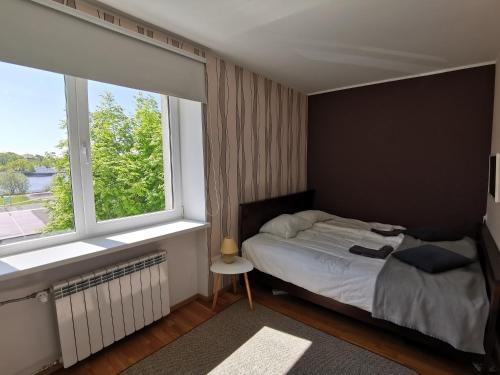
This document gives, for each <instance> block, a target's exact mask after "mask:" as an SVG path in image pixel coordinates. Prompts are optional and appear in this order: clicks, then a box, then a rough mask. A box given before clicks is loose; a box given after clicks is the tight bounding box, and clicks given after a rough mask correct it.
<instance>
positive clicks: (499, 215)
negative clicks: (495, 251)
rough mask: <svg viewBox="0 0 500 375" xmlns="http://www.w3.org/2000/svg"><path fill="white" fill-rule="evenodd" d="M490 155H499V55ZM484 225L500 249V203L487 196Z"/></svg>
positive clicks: (499, 58) (499, 57)
mask: <svg viewBox="0 0 500 375" xmlns="http://www.w3.org/2000/svg"><path fill="white" fill-rule="evenodd" d="M491 153H492V154H494V153H500V55H499V56H498V58H497V65H496V78H495V104H494V109H493V133H492V135H491ZM486 224H487V226H488V228H489V230H490V232H491V234H492V236H493V238H494V239H495V242H496V243H497V246H499V247H500V203H495V201H494V199H493V198H492V197H491V195H489V194H488V208H487V211H486Z"/></svg>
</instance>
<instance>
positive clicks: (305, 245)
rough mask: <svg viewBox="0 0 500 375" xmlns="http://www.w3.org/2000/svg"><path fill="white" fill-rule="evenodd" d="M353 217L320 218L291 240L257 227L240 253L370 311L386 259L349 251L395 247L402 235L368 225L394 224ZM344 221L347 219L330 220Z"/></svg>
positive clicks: (275, 273)
mask: <svg viewBox="0 0 500 375" xmlns="http://www.w3.org/2000/svg"><path fill="white" fill-rule="evenodd" d="M349 220H350V219H342V220H337V223H335V220H333V221H328V222H323V223H316V224H314V225H313V227H312V228H310V229H307V230H305V231H301V232H299V234H298V235H297V236H296V237H295V238H292V239H288V240H285V239H282V238H280V237H277V236H274V235H271V234H267V233H259V234H257V235H255V236H253V237H251V238H249V239H248V240H246V241H245V242H243V246H242V254H243V256H244V257H246V258H247V259H249V260H250V261H251V262H252V263H253V264H254V266H255V268H257V269H258V270H260V271H262V272H265V273H268V274H270V275H272V276H275V277H278V278H280V279H282V280H284V281H287V282H290V283H292V284H295V285H298V286H300V287H302V288H304V289H307V290H309V291H311V292H313V293H316V294H320V295H322V296H325V297H329V298H333V299H335V300H337V301H339V302H342V303H345V304H349V305H353V306H356V307H359V308H361V309H363V310H366V311H369V312H371V309H372V302H373V293H374V288H375V281H376V278H377V275H378V273H379V272H380V269H381V268H382V266H383V264H384V262H385V260H382V259H373V258H367V257H363V256H360V255H355V254H351V253H350V252H349V248H350V247H352V246H353V245H360V246H365V247H369V248H373V249H379V248H380V247H382V246H384V245H390V246H392V247H394V248H397V247H398V246H399V245H400V244H401V242H402V240H403V235H399V236H397V237H382V236H380V235H377V234H375V233H372V232H370V231H369V228H370V227H377V228H379V229H384V230H390V229H392V228H394V227H393V226H391V225H383V226H381V225H382V224H376V223H364V222H355V221H352V220H351V221H349ZM340 222H341V223H342V224H344V225H342V224H341V226H339V225H332V224H340ZM360 223H362V224H360ZM357 224H358V225H357ZM366 225H368V227H366ZM360 227H364V229H359V228H360Z"/></svg>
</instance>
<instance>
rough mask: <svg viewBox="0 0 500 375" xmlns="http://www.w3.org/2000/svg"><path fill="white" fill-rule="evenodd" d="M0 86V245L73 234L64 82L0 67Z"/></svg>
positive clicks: (53, 76) (51, 76)
mask: <svg viewBox="0 0 500 375" xmlns="http://www.w3.org/2000/svg"><path fill="white" fill-rule="evenodd" d="M0 82H2V85H1V89H0V245H3V244H5V243H15V242H19V241H23V240H26V239H30V238H36V237H41V236H50V235H54V234H60V233H63V232H72V231H74V215H73V201H72V190H71V174H70V168H69V153H68V132H67V119H66V98H65V87H64V76H63V75H60V74H55V73H49V72H44V71H41V70H35V69H30V68H25V67H20V66H16V65H11V64H5V63H0ZM61 185H64V186H65V190H64V192H63V191H61V190H60V189H59V187H60V186H61Z"/></svg>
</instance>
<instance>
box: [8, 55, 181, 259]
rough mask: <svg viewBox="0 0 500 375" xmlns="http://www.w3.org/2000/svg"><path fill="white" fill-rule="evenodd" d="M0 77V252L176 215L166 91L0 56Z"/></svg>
mask: <svg viewBox="0 0 500 375" xmlns="http://www.w3.org/2000/svg"><path fill="white" fill-rule="evenodd" d="M0 81H1V82H2V86H1V88H0V253H1V254H5V253H9V252H16V251H19V250H25V249H26V250H27V249H31V248H35V247H41V246H51V245H54V244H57V243H62V242H67V241H71V240H77V239H81V238H85V237H90V236H92V235H98V234H103V233H108V232H116V231H121V230H127V229H130V228H137V227H140V226H145V225H152V224H155V223H160V222H164V221H166V220H168V219H173V218H176V217H180V216H181V214H182V212H181V204H180V196H179V195H180V192H179V187H178V183H177V180H179V178H177V176H178V175H179V169H180V167H179V158H178V157H177V155H176V153H175V152H172V150H178V147H177V145H176V142H178V139H177V138H178V137H177V134H178V130H177V120H176V118H175V110H174V111H170V110H169V108H170V107H173V108H175V106H176V103H177V102H176V99H175V98H169V97H167V96H164V95H160V94H157V93H151V92H146V91H141V90H137V89H132V88H125V87H120V86H116V85H111V84H107V83H101V82H95V81H87V80H84V79H81V78H75V77H71V76H64V75H60V74H56V73H49V72H45V71H41V70H37V69H32V68H26V67H22V66H18V65H12V64H7V63H3V62H0ZM171 112H172V113H171Z"/></svg>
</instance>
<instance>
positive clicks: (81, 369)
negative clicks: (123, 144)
mask: <svg viewBox="0 0 500 375" xmlns="http://www.w3.org/2000/svg"><path fill="white" fill-rule="evenodd" d="M253 294H254V300H255V302H258V303H260V304H262V305H265V306H267V307H269V308H271V309H273V310H275V311H278V312H280V313H282V314H284V315H287V316H289V317H291V318H294V319H296V320H299V321H301V322H303V323H305V324H308V325H310V326H312V327H315V328H317V329H319V330H322V331H324V332H326V333H328V334H331V335H333V336H336V337H339V338H341V339H343V340H345V341H348V342H350V343H353V344H356V345H358V346H361V347H363V348H366V349H368V350H370V351H372V352H374V353H377V354H379V355H382V356H384V357H387V358H390V359H392V360H394V361H396V362H399V363H401V364H403V365H405V366H407V367H409V368H412V369H414V370H416V371H417V372H418V373H420V374H422V375H425V374H432V375H440V374H450V375H451V374H453V375H462V374H474V372H473V371H472V368H471V366H470V364H468V363H457V362H456V361H453V360H450V359H447V358H444V357H441V356H439V355H436V354H435V353H432V352H431V351H429V350H426V349H425V348H422V347H420V346H417V345H414V344H412V343H408V342H406V341H404V340H402V339H400V338H397V337H395V336H393V335H391V334H388V333H385V332H382V331H380V330H379V329H376V328H373V327H370V326H368V325H365V324H362V323H359V322H357V321H354V320H352V319H349V318H347V317H344V316H341V315H339V314H336V313H334V312H331V311H329V310H327V309H324V308H322V307H320V306H316V305H313V304H311V303H308V302H306V301H302V300H298V299H296V298H294V297H290V296H286V295H285V296H273V295H272V294H271V293H270V291H269V290H267V289H263V288H253ZM240 298H242V296H241V295H234V294H232V293H230V292H226V293H223V294H221V295H220V296H219V300H218V302H217V308H216V311H215V312H213V311H212V310H211V306H210V302H209V301H203V300H201V299H197V300H195V301H192V302H190V303H188V304H186V305H184V306H182V307H180V308H179V309H177V310H175V311H173V312H172V313H171V314H170V315H168V316H167V317H166V318H164V319H162V320H161V321H159V322H156V323H154V324H153V325H151V326H149V327H146V328H144V329H143V330H141V331H139V332H137V333H135V334H133V335H131V336H129V337H127V338H125V339H123V340H122V341H120V342H117V343H115V344H113V345H112V346H111V347H108V348H106V349H104V350H103V351H101V352H99V353H97V354H95V355H93V356H92V357H90V358H88V359H86V360H84V361H82V362H81V363H79V364H77V365H75V366H73V367H72V368H70V369H66V370H60V371H58V372H57V374H60V375H68V374H88V375H102V374H106V375H108V374H109V375H112V374H117V373H119V372H120V371H123V370H124V369H126V368H127V367H129V366H131V365H133V364H134V363H136V362H138V361H140V360H141V359H143V358H145V357H147V356H148V355H150V354H152V353H154V352H155V351H157V350H158V349H160V348H161V347H163V346H164V345H166V344H168V343H170V342H172V341H174V340H175V339H176V338H178V337H180V336H182V335H183V334H185V333H187V332H188V331H190V330H191V329H193V328H194V327H196V326H197V325H199V324H201V323H203V322H205V321H206V320H208V319H210V318H211V317H212V316H214V315H215V314H216V313H217V312H219V311H221V310H223V309H225V308H226V307H228V306H230V305H231V304H232V303H233V302H235V301H237V300H239V299H240Z"/></svg>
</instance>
